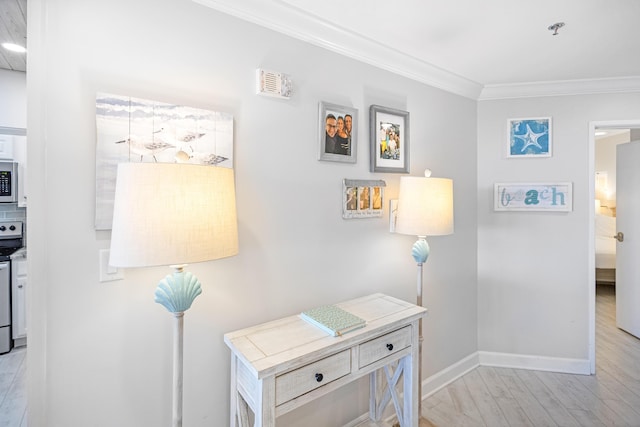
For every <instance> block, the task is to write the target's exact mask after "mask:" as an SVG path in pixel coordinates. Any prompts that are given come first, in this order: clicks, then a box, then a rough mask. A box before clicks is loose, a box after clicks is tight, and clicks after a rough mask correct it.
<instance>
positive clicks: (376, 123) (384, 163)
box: [369, 105, 409, 173]
mask: <svg viewBox="0 0 640 427" xmlns="http://www.w3.org/2000/svg"><path fill="white" fill-rule="evenodd" d="M369 116H370V117H369V121H370V131H369V137H370V138H371V172H391V173H409V113H408V112H406V111H401V110H394V109H392V108H386V107H381V106H379V105H372V106H371V108H370V109H369Z"/></svg>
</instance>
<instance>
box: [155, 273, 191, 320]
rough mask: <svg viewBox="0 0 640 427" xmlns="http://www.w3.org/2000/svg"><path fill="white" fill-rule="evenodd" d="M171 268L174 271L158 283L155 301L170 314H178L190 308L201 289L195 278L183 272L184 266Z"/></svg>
mask: <svg viewBox="0 0 640 427" xmlns="http://www.w3.org/2000/svg"><path fill="white" fill-rule="evenodd" d="M171 267H172V268H174V269H175V271H174V272H173V274H170V275H168V276H166V277H165V278H164V279H162V280H161V281H160V283H158V287H157V288H156V292H155V301H156V302H157V303H158V304H162V305H163V306H164V307H165V308H166V309H167V310H169V312H171V313H180V312H184V311H187V310H188V309H189V308H191V304H192V303H193V300H195V299H196V297H197V296H198V295H200V294H201V293H202V288H201V287H200V281H199V280H198V279H197V278H196V276H194V275H193V274H191V273H190V272H188V271H187V272H185V271H184V268H185V267H186V265H172V266H171Z"/></svg>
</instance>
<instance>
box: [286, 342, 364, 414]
mask: <svg viewBox="0 0 640 427" xmlns="http://www.w3.org/2000/svg"><path fill="white" fill-rule="evenodd" d="M350 372H351V350H349V349H348V350H344V351H342V352H340V353H336V354H334V355H332V356H329V357H325V358H324V359H320V360H318V361H317V362H313V363H310V364H308V365H305V366H303V367H302V368H299V369H296V370H295V371H291V372H287V373H286V374H282V375H279V376H277V377H276V406H277V405H280V404H282V403H285V402H288V401H290V400H291V399H295V398H296V397H298V396H301V395H303V394H305V393H308V392H310V391H311V390H315V389H317V388H319V387H322V386H324V385H325V384H328V383H330V382H331V381H334V380H337V379H338V378H340V377H344V376H345V375H347V374H349V373H350Z"/></svg>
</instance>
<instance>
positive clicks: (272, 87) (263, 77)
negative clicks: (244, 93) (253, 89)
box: [256, 69, 292, 99]
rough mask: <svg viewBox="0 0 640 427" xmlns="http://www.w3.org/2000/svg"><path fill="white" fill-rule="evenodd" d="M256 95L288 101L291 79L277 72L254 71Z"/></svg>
mask: <svg viewBox="0 0 640 427" xmlns="http://www.w3.org/2000/svg"><path fill="white" fill-rule="evenodd" d="M256 83H257V93H258V95H264V96H272V97H275V98H283V99H289V98H290V97H291V90H292V83H291V77H289V76H288V75H286V74H283V73H279V72H277V71H269V70H263V69H258V70H256Z"/></svg>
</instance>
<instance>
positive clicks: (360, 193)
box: [342, 179, 387, 219]
mask: <svg viewBox="0 0 640 427" xmlns="http://www.w3.org/2000/svg"><path fill="white" fill-rule="evenodd" d="M386 186H387V184H386V183H385V182H384V181H382V180H361V179H344V180H343V181H342V217H343V218H344V219H353V218H375V217H381V216H382V206H383V205H384V187H386Z"/></svg>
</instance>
